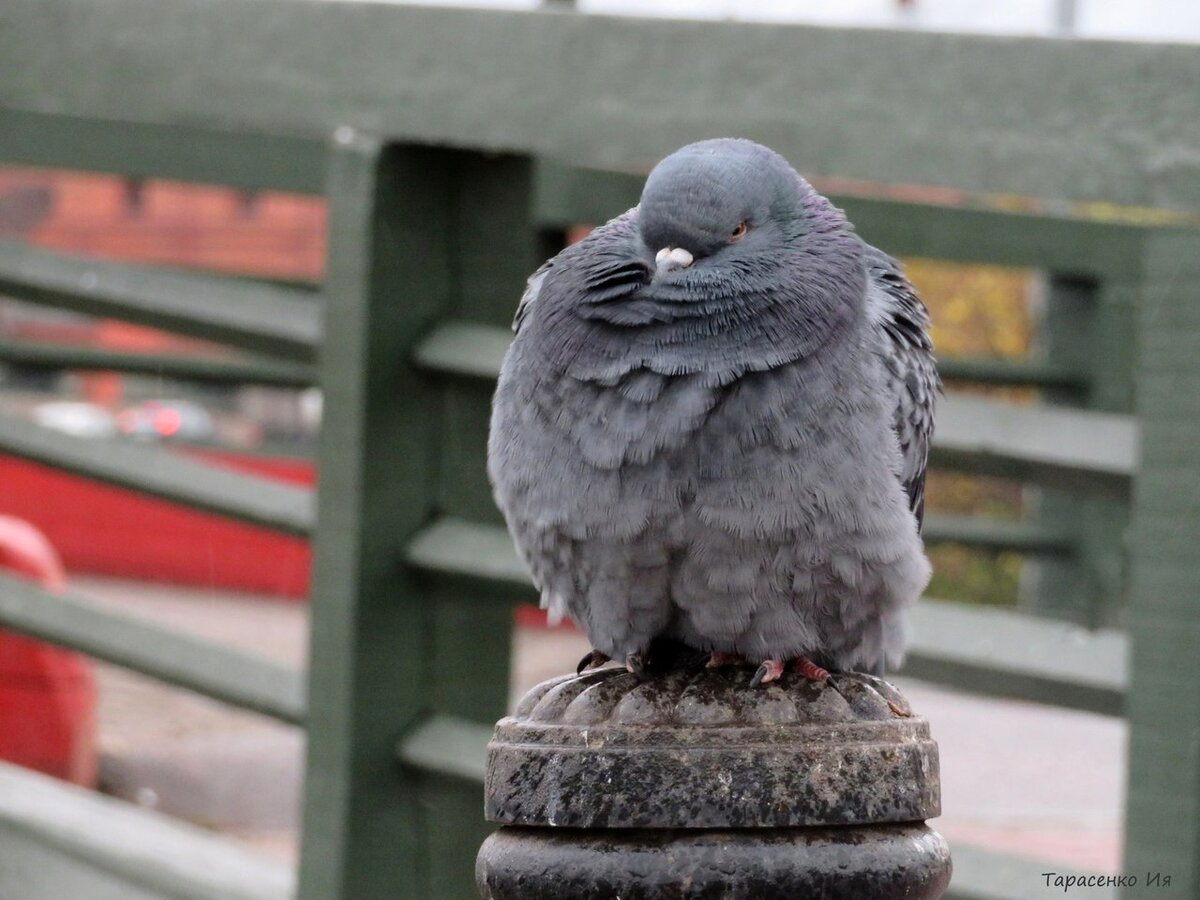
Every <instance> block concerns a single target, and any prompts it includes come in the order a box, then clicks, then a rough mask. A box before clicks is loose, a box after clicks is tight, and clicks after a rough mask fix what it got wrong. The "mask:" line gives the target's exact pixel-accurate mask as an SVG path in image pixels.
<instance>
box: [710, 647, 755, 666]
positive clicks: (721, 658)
mask: <svg viewBox="0 0 1200 900" xmlns="http://www.w3.org/2000/svg"><path fill="white" fill-rule="evenodd" d="M745 664H746V657H744V656H742V654H740V653H726V652H725V651H723V650H714V651H713V652H712V655H711V656H709V658H708V662H706V663H705V664H704V668H706V669H723V668H725V667H726V666H744V665H745Z"/></svg>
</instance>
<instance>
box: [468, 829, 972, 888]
mask: <svg viewBox="0 0 1200 900" xmlns="http://www.w3.org/2000/svg"><path fill="white" fill-rule="evenodd" d="M475 877H476V882H477V884H478V886H479V891H480V895H481V896H482V897H484V898H485V900H613V898H615V897H619V898H620V900H683V898H687V900H798V898H821V900H892V898H896V900H899V898H906V900H926V898H930V900H932V898H936V897H940V896H941V895H942V893H943V892H944V891H945V889H946V885H947V884H948V883H949V881H950V851H949V849H948V848H947V846H946V842H945V841H944V840H942V837H941V836H940V835H939V834H938V833H937V832H935V831H931V830H930V829H929V828H926V827H925V826H924V825H920V824H909V825H885V826H874V827H872V826H858V827H840V828H780V829H773V830H769V831H764V830H762V829H753V830H739V831H731V830H712V831H683V830H680V831H674V830H657V831H631V830H609V831H600V830H597V831H587V832H581V831H573V830H568V829H550V828H502V829H500V830H499V831H497V832H496V833H495V834H493V835H492V836H491V837H489V838H488V839H487V841H485V842H484V845H483V848H482V849H481V850H480V852H479V858H478V860H477V861H476V864H475Z"/></svg>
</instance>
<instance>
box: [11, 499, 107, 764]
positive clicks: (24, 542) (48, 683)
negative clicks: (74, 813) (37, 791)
mask: <svg viewBox="0 0 1200 900" xmlns="http://www.w3.org/2000/svg"><path fill="white" fill-rule="evenodd" d="M0 567H2V568H4V569H6V570H8V571H10V572H11V573H14V574H16V575H17V576H19V577H22V578H27V579H29V580H31V581H37V582H40V583H41V584H43V585H44V586H46V587H48V588H50V589H57V588H61V587H62V586H63V584H64V582H65V577H64V575H63V568H62V563H60V562H59V559H58V555H57V554H56V553H55V552H54V548H53V547H51V546H50V543H49V542H48V541H47V540H46V538H45V536H44V535H42V533H41V532H39V531H38V530H37V529H36V528H34V527H33V526H31V525H30V524H29V523H28V522H23V521H21V520H20V519H15V518H13V517H11V516H0ZM95 729H96V688H95V682H94V679H93V676H92V667H91V664H90V663H89V662H88V661H87V660H86V659H85V658H84V657H82V656H80V655H79V654H77V653H71V652H69V651H66V650H60V649H59V648H57V647H53V646H51V645H49V644H44V643H41V642H40V641H34V640H30V639H29V638H25V637H21V636H19V635H15V634H11V633H9V632H4V631H0V759H4V760H7V761H9V762H14V763H17V764H18V765H22V766H26V767H28V768H31V769H37V770H38V771H40V772H45V773H46V774H48V775H55V776H57V777H59V778H63V779H66V780H67V781H72V782H74V783H76V784H81V785H86V786H89V787H90V786H91V785H93V784H94V783H95V781H96V746H95Z"/></svg>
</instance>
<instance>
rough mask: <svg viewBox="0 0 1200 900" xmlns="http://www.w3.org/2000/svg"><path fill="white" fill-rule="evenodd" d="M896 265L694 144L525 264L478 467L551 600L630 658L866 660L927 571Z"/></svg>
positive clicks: (915, 404)
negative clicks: (671, 643) (616, 212)
mask: <svg viewBox="0 0 1200 900" xmlns="http://www.w3.org/2000/svg"><path fill="white" fill-rule="evenodd" d="M928 325H929V317H928V313H927V312H926V310H925V307H924V305H923V304H922V303H921V301H920V300H919V299H918V298H917V296H916V294H915V292H914V291H913V288H912V285H911V284H909V282H908V280H907V279H906V278H905V277H904V275H903V274H902V273H901V271H900V267H899V265H898V264H897V262H896V261H895V260H893V259H891V258H890V257H888V256H887V255H885V254H884V253H882V252H880V251H879V250H876V249H875V248H873V247H871V246H869V245H868V244H866V243H864V242H863V241H862V240H861V239H860V238H859V237H858V236H857V235H856V234H855V233H854V229H853V227H852V226H851V225H850V224H849V223H848V222H847V221H846V218H845V216H844V215H843V214H842V212H841V210H839V209H837V208H836V207H834V206H833V205H832V204H831V203H830V202H829V201H828V200H826V199H825V198H824V197H823V196H821V195H820V194H818V193H817V192H816V191H815V190H814V189H813V188H812V187H811V186H810V185H809V184H808V183H807V182H806V181H805V180H804V179H803V178H801V177H800V176H799V175H798V174H797V173H796V172H795V170H793V169H792V168H791V166H790V165H788V163H787V161H786V160H785V159H783V157H781V156H779V155H778V154H777V153H775V152H774V151H772V150H769V149H767V148H766V147H763V146H761V145H759V144H755V143H753V142H751V141H747V140H740V139H719V140H709V141H701V142H699V143H696V144H690V145H688V146H686V147H684V148H682V149H681V150H678V151H676V152H675V153H673V154H672V155H671V156H668V157H667V158H666V159H664V160H663V161H662V162H661V163H659V164H658V166H657V167H656V168H655V169H654V171H652V172H651V173H650V176H649V178H648V179H647V180H646V185H645V188H644V190H643V192H642V196H641V201H640V202H639V203H638V205H637V206H636V207H635V208H633V209H631V210H629V211H628V212H626V213H625V214H624V215H621V216H618V217H617V218H615V219H613V220H612V221H610V222H608V223H607V224H605V225H603V226H601V227H599V228H596V229H595V230H594V231H593V232H592V233H591V234H590V235H589V236H588V237H587V238H585V239H584V240H582V241H580V242H579V243H577V244H575V245H573V246H570V247H568V248H567V249H565V250H563V251H562V252H561V253H559V254H558V255H557V256H555V257H554V258H553V259H551V260H549V261H548V262H546V263H545V264H544V265H543V266H542V267H541V268H540V269H538V270H537V272H535V273H534V275H533V276H532V277H531V278H530V280H529V286H528V288H527V290H526V291H525V295H524V296H523V297H522V298H521V302H520V306H519V307H518V310H517V316H516V322H515V323H514V330H515V331H516V338H515V339H514V341H513V343H512V346H511V347H510V349H509V351H508V354H507V356H506V357H505V359H504V365H503V367H502V369H501V373H500V381H499V384H498V386H497V389H496V396H495V400H494V404H493V413H492V423H491V436H490V440H489V444H488V472H489V476H490V478H491V480H492V484H493V487H494V489H495V494H496V500H497V502H498V503H499V506H500V509H501V510H502V511H503V513H504V516H505V519H506V520H507V522H508V526H509V530H510V531H511V533H512V535H513V538H514V540H515V542H516V545H517V549H518V550H519V551H520V553H521V556H522V557H523V558H524V560H525V562H526V563H527V564H528V566H529V569H530V571H531V573H532V575H533V580H534V582H535V584H536V585H537V587H538V588H539V589H540V590H541V594H542V605H543V606H544V607H547V608H549V610H550V612H551V615H552V616H561V615H566V616H569V617H570V618H571V619H573V620H574V621H575V622H576V624H578V625H579V626H580V627H581V628H582V629H583V630H584V631H585V632H586V633H587V636H588V639H589V641H590V642H591V645H592V647H594V648H595V650H594V651H593V652H592V653H591V654H589V656H587V657H585V658H584V660H583V662H581V664H580V666H581V668H583V667H584V666H590V665H598V664H601V663H603V662H606V661H607V660H608V659H609V658H613V659H617V660H621V661H624V662H625V663H626V664H627V665H628V666H629V668H630V669H631V671H637V672H641V671H644V668H645V666H646V665H647V663H648V653H649V651H650V648H651V642H652V641H655V640H656V639H658V638H664V639H673V640H675V641H678V642H682V643H683V644H685V645H687V646H689V647H693V648H696V649H697V650H701V651H705V652H709V653H711V654H712V655H711V657H710V661H709V664H710V665H711V666H714V667H715V666H718V665H724V664H730V663H738V662H750V663H752V664H759V663H761V665H760V666H759V668H758V671H757V672H756V674H755V679H754V683H755V684H759V683H763V682H768V681H773V680H775V679H777V678H779V677H780V676H781V675H782V673H783V672H784V671H785V668H787V667H788V666H789V664H790V668H791V669H792V670H793V671H797V672H800V673H802V674H803V675H805V676H807V677H809V678H813V679H824V678H826V677H828V671H827V670H828V669H835V670H850V669H865V670H868V671H877V672H878V671H882V665H883V663H884V662H885V661H886V662H887V663H888V664H889V665H895V664H897V663H898V661H899V657H900V655H901V653H902V651H903V648H904V625H903V610H904V608H905V607H906V606H908V605H909V604H910V603H912V602H914V601H915V600H916V599H917V597H918V596H919V595H920V593H921V591H922V590H924V588H925V585H926V583H927V582H928V580H929V573H930V569H929V563H928V561H927V560H926V558H925V555H924V551H923V547H922V542H921V538H920V527H921V518H922V512H923V506H924V503H923V488H924V480H925V462H926V456H927V449H928V446H929V437H930V433H931V431H932V428H933V404H934V399H935V395H936V393H937V391H938V388H939V382H938V377H937V374H936V371H935V368H934V362H933V356H932V347H931V344H930V341H929V337H928V335H927V328H928Z"/></svg>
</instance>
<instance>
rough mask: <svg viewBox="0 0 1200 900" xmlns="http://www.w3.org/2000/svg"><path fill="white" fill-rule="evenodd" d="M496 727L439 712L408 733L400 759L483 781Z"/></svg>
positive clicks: (427, 769)
mask: <svg viewBox="0 0 1200 900" xmlns="http://www.w3.org/2000/svg"><path fill="white" fill-rule="evenodd" d="M491 739H492V728H491V726H489V725H480V724H479V723H477V722H469V721H467V720H466V719H460V718H457V717H454V716H444V715H435V716H431V717H430V718H428V719H426V720H425V721H424V722H421V723H420V724H419V725H417V726H416V728H414V729H413V730H412V732H410V733H409V734H407V735H405V736H404V737H403V738H402V739H401V741H400V743H399V745H398V746H397V748H396V754H397V756H399V758H400V762H401V763H403V764H404V765H406V766H414V767H415V768H418V769H421V770H422V771H424V772H432V773H434V774H439V775H449V776H452V777H454V778H462V779H466V780H468V781H476V782H479V783H481V784H482V782H483V776H484V773H485V772H486V771H487V744H488V741H490V740H491Z"/></svg>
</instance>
